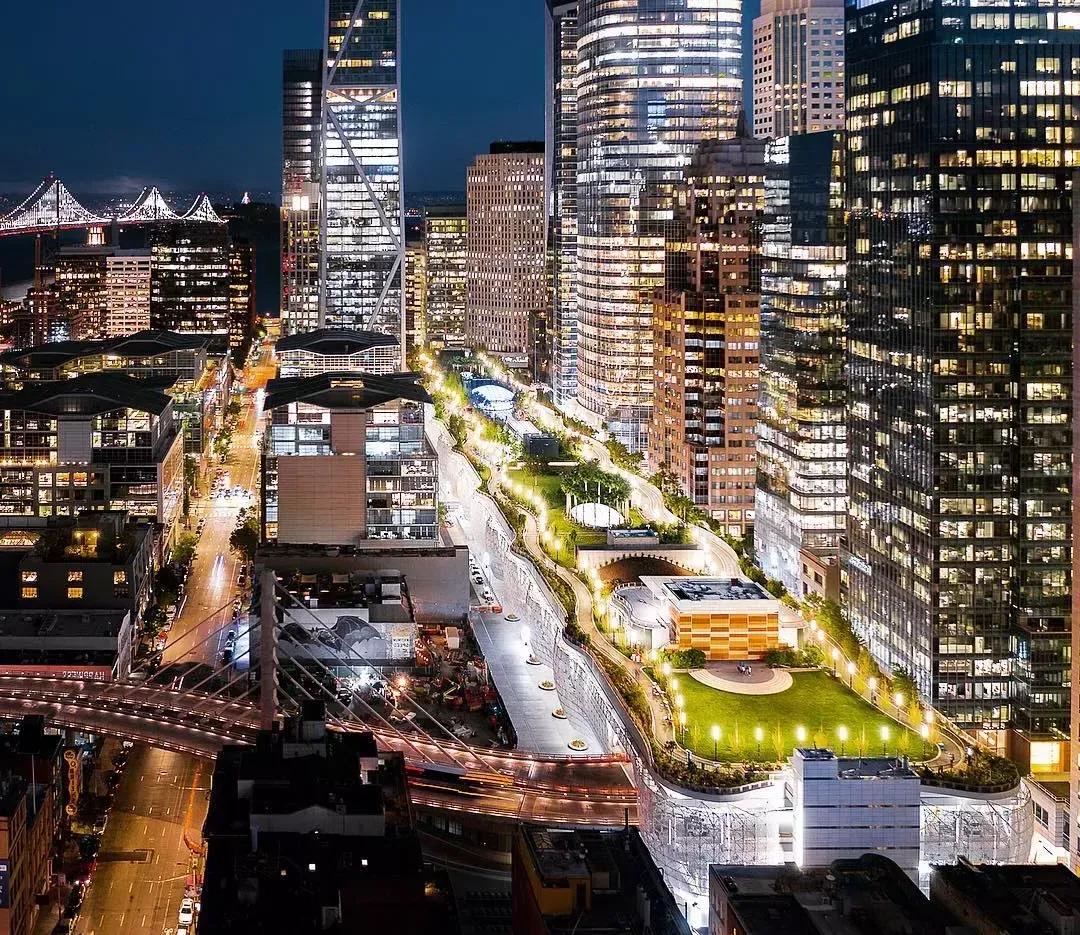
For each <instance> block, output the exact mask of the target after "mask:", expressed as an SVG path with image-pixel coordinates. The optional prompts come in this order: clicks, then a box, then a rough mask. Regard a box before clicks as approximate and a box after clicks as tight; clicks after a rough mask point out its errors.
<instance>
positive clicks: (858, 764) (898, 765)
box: [795, 747, 919, 779]
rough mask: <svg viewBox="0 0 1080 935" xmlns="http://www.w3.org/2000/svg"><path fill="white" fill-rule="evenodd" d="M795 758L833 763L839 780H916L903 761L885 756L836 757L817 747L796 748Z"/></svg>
mask: <svg viewBox="0 0 1080 935" xmlns="http://www.w3.org/2000/svg"><path fill="white" fill-rule="evenodd" d="M795 754H796V756H799V757H801V758H802V759H804V760H810V761H813V762H818V763H821V762H835V763H836V775H837V778H839V779H918V778H919V775H918V773H916V772H915V771H914V770H913V769H911V767H909V766H908V765H907V764H906V762H905V761H903V760H898V759H896V758H895V757H887V756H863V757H855V756H837V755H836V754H835V753H834V752H833V751H832V750H827V749H821V748H819V747H798V748H797V749H796V750H795Z"/></svg>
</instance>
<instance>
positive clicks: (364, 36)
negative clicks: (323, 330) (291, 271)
mask: <svg viewBox="0 0 1080 935" xmlns="http://www.w3.org/2000/svg"><path fill="white" fill-rule="evenodd" d="M328 10H329V22H328V24H327V33H326V48H325V52H326V78H325V81H324V83H323V84H324V97H323V119H322V126H323V151H322V156H323V172H322V196H323V197H322V204H323V207H324V211H323V213H322V251H323V254H322V256H323V261H322V278H323V296H322V309H321V312H322V315H321V318H322V322H321V323H322V324H324V325H326V326H328V327H336V328H355V329H362V330H369V331H379V332H382V333H384V334H392V335H394V336H396V337H397V338H398V341H399V343H402V344H403V343H404V318H405V316H404V308H403V301H404V290H403V280H404V274H405V238H404V233H403V231H402V223H401V222H402V216H403V214H404V209H403V204H402V187H401V119H400V112H399V102H400V84H399V69H398V51H399V40H400V20H399V17H398V2H397V0H328Z"/></svg>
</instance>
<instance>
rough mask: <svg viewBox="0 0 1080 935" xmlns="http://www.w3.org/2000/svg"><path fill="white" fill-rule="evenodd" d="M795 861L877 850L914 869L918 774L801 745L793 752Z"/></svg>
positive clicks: (820, 862) (809, 863) (893, 763)
mask: <svg viewBox="0 0 1080 935" xmlns="http://www.w3.org/2000/svg"><path fill="white" fill-rule="evenodd" d="M791 768H792V776H791V780H790V789H789V792H790V798H791V803H792V820H793V824H794V834H793V838H792V844H793V850H794V855H793V856H794V860H795V863H796V864H797V865H798V866H799V867H802V868H803V869H807V868H811V867H827V866H829V865H830V864H831V863H832V862H833V861H835V860H840V859H844V858H852V857H858V856H860V855H862V854H867V853H870V854H880V855H882V856H883V857H888V858H889V859H890V860H892V861H893V862H894V863H896V864H897V866H899V867H900V868H901V869H902V870H904V871H905V872H906V873H909V874H911V875H912V876H913V877H915V875H916V874H917V873H918V868H919V853H920V847H921V844H920V838H919V828H920V819H921V811H920V808H921V799H920V788H919V776H918V774H917V773H916V772H915V771H914V770H912V769H910V768H909V767H908V765H907V763H906V762H905V761H901V760H896V759H890V758H887V757H843V756H839V757H838V756H837V755H836V754H835V753H833V752H832V751H831V750H819V749H816V748H815V749H809V748H801V747H800V748H799V749H796V750H795V752H794V753H793V754H792V756H791Z"/></svg>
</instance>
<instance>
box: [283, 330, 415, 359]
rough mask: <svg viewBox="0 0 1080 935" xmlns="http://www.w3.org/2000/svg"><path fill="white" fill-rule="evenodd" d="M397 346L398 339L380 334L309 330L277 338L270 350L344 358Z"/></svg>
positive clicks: (374, 332)
mask: <svg viewBox="0 0 1080 935" xmlns="http://www.w3.org/2000/svg"><path fill="white" fill-rule="evenodd" d="M398 343H399V342H398V339H397V338H395V337H394V336H393V335H390V334H380V333H379V332H377V331H353V330H349V329H346V328H316V329H314V330H313V331H300V332H297V333H296V334H290V335H288V336H287V337H284V338H278V341H277V344H275V345H274V350H275V351H276V352H277V353H278V354H281V353H283V352H285V351H307V352H309V353H311V354H320V355H322V356H324V357H346V356H348V355H350V354H359V353H360V352H361V351H369V350H371V349H372V348H375V347H397V345H398Z"/></svg>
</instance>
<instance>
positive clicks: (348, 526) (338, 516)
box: [262, 373, 439, 546]
mask: <svg viewBox="0 0 1080 935" xmlns="http://www.w3.org/2000/svg"><path fill="white" fill-rule="evenodd" d="M417 381H418V377H417V375H416V374H410V373H404V374H393V375H384V376H376V375H374V374H370V373H324V374H320V375H317V376H310V377H283V378H278V379H276V380H271V381H270V383H269V384H268V385H267V396H266V402H265V409H266V411H267V412H268V413H269V414H270V426H269V428H268V429H267V431H266V434H265V438H264V448H263V470H262V482H263V491H262V493H263V510H262V522H263V539H264V540H267V541H271V542H276V543H279V544H285V543H289V544H314V543H317V544H320V545H329V546H345V545H349V546H355V545H358V544H360V543H362V542H364V541H368V540H387V541H398V540H409V541H413V542H415V541H417V540H419V541H426V542H434V541H435V540H436V539H437V538H438V528H439V524H438V511H437V473H438V464H437V456H436V454H435V451H434V449H433V448H432V447H431V445H430V444H429V442H428V441H427V439H426V437H425V435H424V404H425V403H429V402H431V397H430V396H429V395H428V393H427V390H425V389H424V388H423V387H421V386H420V385H419V383H418V382H417Z"/></svg>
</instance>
